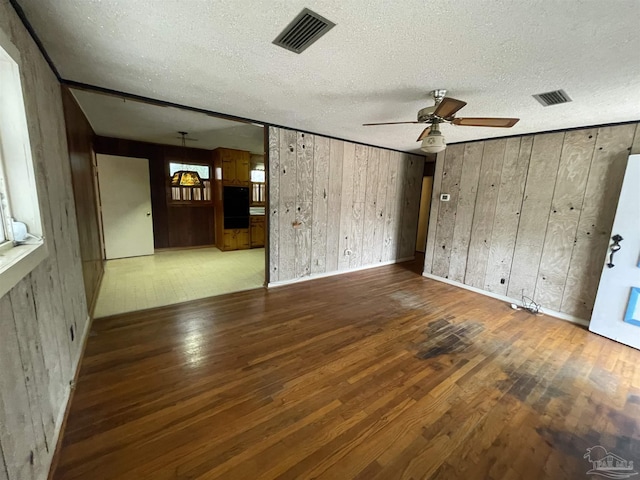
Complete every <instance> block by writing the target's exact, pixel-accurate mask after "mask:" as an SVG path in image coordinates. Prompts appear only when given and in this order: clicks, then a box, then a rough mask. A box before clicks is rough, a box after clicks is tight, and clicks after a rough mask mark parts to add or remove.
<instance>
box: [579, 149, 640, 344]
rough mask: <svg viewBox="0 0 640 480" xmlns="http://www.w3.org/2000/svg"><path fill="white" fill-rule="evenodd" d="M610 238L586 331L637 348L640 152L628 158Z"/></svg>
mask: <svg viewBox="0 0 640 480" xmlns="http://www.w3.org/2000/svg"><path fill="white" fill-rule="evenodd" d="M616 235H619V236H620V237H622V240H619V242H618V243H619V246H620V249H619V250H618V251H616V252H615V253H614V255H613V258H611V251H612V248H611V247H612V246H613V250H615V249H616V247H615V246H614V243H615V241H614V240H613V238H614V237H615V236H616ZM611 237H612V239H611V244H610V249H609V252H607V258H606V260H605V262H604V267H603V269H602V275H601V277H600V285H599V286H598V295H597V296H596V302H595V305H594V307H593V315H592V316H591V323H590V324H589V330H591V331H592V332H595V333H598V334H600V335H603V336H605V337H608V338H611V339H612V340H615V341H616V342H620V343H624V344H625V345H629V346H631V347H634V348H638V349H640V298H639V297H640V263H639V262H640V155H631V156H630V157H629V163H628V164H627V170H626V173H625V176H624V183H623V185H622V191H621V192H620V200H618V209H617V210H616V218H615V221H614V223H613V230H612V231H611ZM611 265H613V266H611Z"/></svg>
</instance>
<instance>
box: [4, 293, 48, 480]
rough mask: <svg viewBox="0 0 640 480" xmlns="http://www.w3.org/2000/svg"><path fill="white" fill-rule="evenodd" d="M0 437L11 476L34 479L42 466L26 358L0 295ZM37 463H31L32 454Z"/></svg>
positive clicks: (10, 312)
mask: <svg viewBox="0 0 640 480" xmlns="http://www.w3.org/2000/svg"><path fill="white" fill-rule="evenodd" d="M0 338H1V339H2V349H0V372H2V374H1V375H0V438H1V439H2V448H3V452H2V453H3V456H4V460H5V463H6V467H7V471H8V476H9V479H11V480H31V479H37V478H41V477H39V476H38V474H39V473H40V472H38V470H39V469H42V465H39V459H40V458H41V456H40V455H38V453H39V452H38V448H37V446H36V442H35V438H34V433H33V422H32V418H31V409H30V408H29V395H28V392H27V389H26V385H25V376H26V375H25V372H24V371H23V361H24V359H22V358H21V356H20V350H19V347H18V334H17V332H16V329H15V321H14V317H13V309H12V305H11V302H10V300H9V296H8V295H5V296H4V297H2V298H0ZM32 456H33V458H34V460H35V461H36V462H38V464H35V465H34V464H32V462H31V457H32Z"/></svg>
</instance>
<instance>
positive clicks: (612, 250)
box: [607, 234, 624, 268]
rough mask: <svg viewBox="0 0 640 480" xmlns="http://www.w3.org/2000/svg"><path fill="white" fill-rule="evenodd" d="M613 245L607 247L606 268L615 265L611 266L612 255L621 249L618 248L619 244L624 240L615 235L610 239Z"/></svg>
mask: <svg viewBox="0 0 640 480" xmlns="http://www.w3.org/2000/svg"><path fill="white" fill-rule="evenodd" d="M611 240H613V243H612V244H611V246H610V247H609V263H607V267H609V268H613V267H615V265H614V264H613V254H614V253H616V252H617V251H618V250H620V249H621V248H622V247H621V246H620V242H621V241H622V240H624V239H623V238H622V237H621V236H620V235H618V234H616V235H614V236H613V237H611Z"/></svg>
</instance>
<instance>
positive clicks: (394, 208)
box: [382, 152, 402, 262]
mask: <svg viewBox="0 0 640 480" xmlns="http://www.w3.org/2000/svg"><path fill="white" fill-rule="evenodd" d="M400 159H401V155H400V154H399V153H398V152H389V165H388V167H387V169H386V179H387V180H386V182H387V195H386V199H385V219H384V239H383V244H382V259H383V261H385V262H388V261H390V260H392V259H394V258H396V246H397V236H396V232H397V230H398V219H399V218H400V215H401V208H402V206H401V205H400V204H399V203H398V201H397V199H398V190H401V186H400V185H399V184H398V171H399V168H400Z"/></svg>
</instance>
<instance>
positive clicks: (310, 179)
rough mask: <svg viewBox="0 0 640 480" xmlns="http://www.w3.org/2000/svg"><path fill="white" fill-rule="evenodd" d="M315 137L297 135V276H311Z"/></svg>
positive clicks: (295, 262)
mask: <svg viewBox="0 0 640 480" xmlns="http://www.w3.org/2000/svg"><path fill="white" fill-rule="evenodd" d="M313 145H314V136H313V135H309V134H307V133H300V132H298V133H297V146H296V174H297V179H296V204H295V217H296V219H295V222H296V226H295V227H294V232H295V238H296V248H295V256H294V264H295V276H296V277H297V278H301V277H306V276H309V275H310V274H311V228H312V215H313V183H314V168H313V165H314V157H313V153H314V152H313V148H314V147H313Z"/></svg>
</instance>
